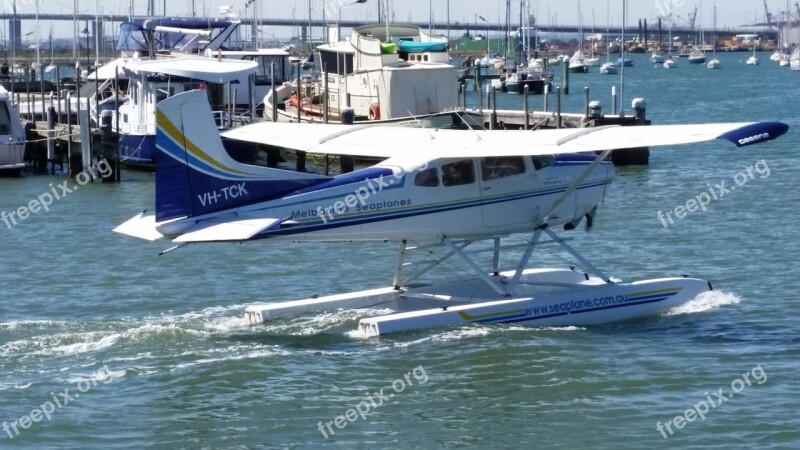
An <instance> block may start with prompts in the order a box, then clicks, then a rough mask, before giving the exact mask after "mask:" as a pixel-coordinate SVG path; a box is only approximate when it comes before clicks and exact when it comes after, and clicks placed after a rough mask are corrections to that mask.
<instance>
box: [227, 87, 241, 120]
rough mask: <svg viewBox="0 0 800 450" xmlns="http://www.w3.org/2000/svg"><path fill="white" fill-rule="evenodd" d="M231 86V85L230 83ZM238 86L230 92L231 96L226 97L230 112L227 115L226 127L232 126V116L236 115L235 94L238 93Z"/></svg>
mask: <svg viewBox="0 0 800 450" xmlns="http://www.w3.org/2000/svg"><path fill="white" fill-rule="evenodd" d="M231 87H233V85H231ZM238 90H239V88H233V93H231V97H230V98H229V99H228V111H230V114H229V115H228V128H233V118H234V117H233V116H235V115H236V95H237V94H238Z"/></svg>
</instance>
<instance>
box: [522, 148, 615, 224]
mask: <svg viewBox="0 0 800 450" xmlns="http://www.w3.org/2000/svg"><path fill="white" fill-rule="evenodd" d="M612 151H613V150H605V151H603V153H601V154H600V155H598V157H597V158H595V160H594V161H592V163H591V164H590V165H589V167H587V168H586V170H584V171H583V173H582V174H581V175H580V176H579V177H578V178H576V179H575V181H573V182H572V184H571V185H569V187H568V188H567V190H566V191H564V193H563V194H561V196H560V197H558V200H556V201H555V202H554V203H553V206H551V207H550V210H549V211H547V214H545V215H543V216H542V220H541V221H540V222H539V223H537V224H536V226H534V227H533V228H540V227H542V226H546V225H547V222H549V221H550V215H551V214H553V213H554V212H556V210H557V209H558V207H559V206H561V204H562V203H564V201H566V200H567V198H569V196H570V195H572V194H573V193H574V192H575V190H577V189H578V188H579V187H580V185H581V183H583V180H585V179H586V178H588V177H589V175H591V174H592V172H594V169H596V168H597V166H599V165H600V163H601V162H603V160H604V159H606V158H607V157H608V155H610V154H611V152H612Z"/></svg>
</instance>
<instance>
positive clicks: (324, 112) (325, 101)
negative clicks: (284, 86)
mask: <svg viewBox="0 0 800 450" xmlns="http://www.w3.org/2000/svg"><path fill="white" fill-rule="evenodd" d="M272 64H275V63H272ZM322 71H323V72H324V73H325V81H324V83H325V95H323V96H322V117H323V119H322V120H323V122H325V123H328V120H329V118H328V115H329V114H330V113H329V112H328V110H329V109H330V104H331V102H330V99H329V98H328V84H329V83H328V65H327V64H325V67H324V68H323V70H322ZM273 88H274V83H273ZM327 160H328V157H327V156H326V157H325V161H326V162H327Z"/></svg>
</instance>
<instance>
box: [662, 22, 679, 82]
mask: <svg viewBox="0 0 800 450" xmlns="http://www.w3.org/2000/svg"><path fill="white" fill-rule="evenodd" d="M663 65H664V68H665V69H675V68H677V67H678V63H676V62H675V60H674V59H672V13H670V15H669V55H668V56H667V59H666V60H665V61H664V64H663Z"/></svg>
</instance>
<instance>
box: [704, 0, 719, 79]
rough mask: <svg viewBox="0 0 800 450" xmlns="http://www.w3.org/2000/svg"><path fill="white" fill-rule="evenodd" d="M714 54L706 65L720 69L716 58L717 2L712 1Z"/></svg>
mask: <svg viewBox="0 0 800 450" xmlns="http://www.w3.org/2000/svg"><path fill="white" fill-rule="evenodd" d="M713 47H714V55H713V56H712V57H711V61H709V62H708V64H707V66H708V68H709V69H712V70H714V69H720V68H722V63H720V62H719V59H717V3H716V2H714V43H713Z"/></svg>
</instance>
